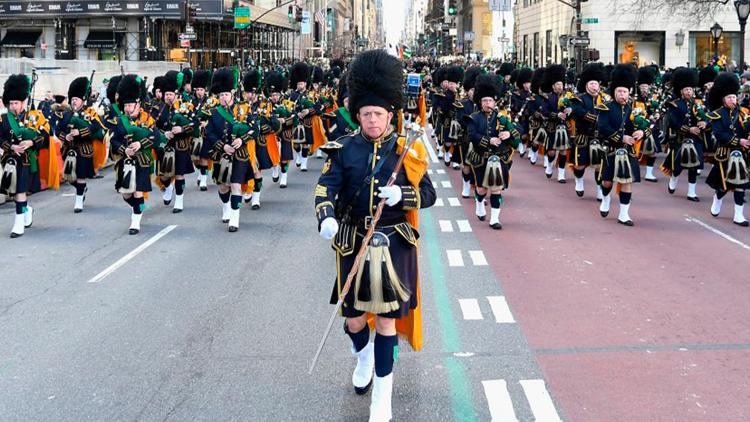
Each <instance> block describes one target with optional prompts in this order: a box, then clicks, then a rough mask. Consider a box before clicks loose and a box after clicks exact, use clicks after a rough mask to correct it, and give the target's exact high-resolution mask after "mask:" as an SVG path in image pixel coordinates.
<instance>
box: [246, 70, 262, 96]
mask: <svg viewBox="0 0 750 422" xmlns="http://www.w3.org/2000/svg"><path fill="white" fill-rule="evenodd" d="M262 82H263V75H261V74H260V71H259V70H258V68H255V69H251V70H249V71H247V72H245V76H243V77H242V89H243V90H245V92H255V91H257V90H258V89H259V88H260V87H261V86H263V84H262Z"/></svg>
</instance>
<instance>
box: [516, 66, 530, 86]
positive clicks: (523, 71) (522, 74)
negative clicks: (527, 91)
mask: <svg viewBox="0 0 750 422" xmlns="http://www.w3.org/2000/svg"><path fill="white" fill-rule="evenodd" d="M533 73H534V72H533V71H532V70H531V69H529V68H528V67H522V68H519V69H518V75H517V76H516V88H518V89H521V90H522V89H523V84H525V83H527V82H531V75H532V74H533Z"/></svg>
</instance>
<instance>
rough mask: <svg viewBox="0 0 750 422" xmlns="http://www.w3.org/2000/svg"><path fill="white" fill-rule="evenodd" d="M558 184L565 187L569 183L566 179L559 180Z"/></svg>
mask: <svg viewBox="0 0 750 422" xmlns="http://www.w3.org/2000/svg"><path fill="white" fill-rule="evenodd" d="M557 183H559V184H561V185H564V184H566V183H568V181H567V180H565V179H557Z"/></svg>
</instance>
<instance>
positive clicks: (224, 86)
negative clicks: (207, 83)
mask: <svg viewBox="0 0 750 422" xmlns="http://www.w3.org/2000/svg"><path fill="white" fill-rule="evenodd" d="M236 86H237V83H236V80H235V78H234V71H233V70H232V69H230V68H228V67H222V68H221V69H219V70H217V71H216V72H214V76H213V78H211V93H212V94H216V95H218V94H221V93H222V92H232V90H233V89H234V88H235V87H236Z"/></svg>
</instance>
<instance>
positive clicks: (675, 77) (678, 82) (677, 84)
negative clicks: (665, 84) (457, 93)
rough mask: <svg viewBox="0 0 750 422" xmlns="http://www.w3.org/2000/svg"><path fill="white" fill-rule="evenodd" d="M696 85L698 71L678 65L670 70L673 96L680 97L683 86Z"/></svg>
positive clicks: (692, 86)
mask: <svg viewBox="0 0 750 422" xmlns="http://www.w3.org/2000/svg"><path fill="white" fill-rule="evenodd" d="M696 86H698V72H696V71H695V69H690V68H687V67H678V68H677V69H675V70H674V72H672V91H673V93H674V96H675V98H680V97H681V96H682V94H681V93H680V92H681V91H682V89H683V88H695V87H696Z"/></svg>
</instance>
